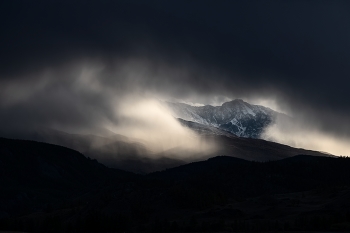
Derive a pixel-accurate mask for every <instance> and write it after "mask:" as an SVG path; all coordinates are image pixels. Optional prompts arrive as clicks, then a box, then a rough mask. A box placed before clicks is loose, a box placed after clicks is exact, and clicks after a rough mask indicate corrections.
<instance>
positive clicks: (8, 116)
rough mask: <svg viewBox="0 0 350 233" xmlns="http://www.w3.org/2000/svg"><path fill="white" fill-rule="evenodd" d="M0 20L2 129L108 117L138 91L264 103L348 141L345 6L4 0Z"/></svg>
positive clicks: (114, 117)
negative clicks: (241, 99) (122, 102)
mask: <svg viewBox="0 0 350 233" xmlns="http://www.w3.org/2000/svg"><path fill="white" fill-rule="evenodd" d="M0 20H1V35H0V44H1V47H0V49H1V51H0V121H1V124H2V126H1V129H2V130H11V129H14V128H23V127H28V126H31V127H43V126H44V127H45V126H47V127H52V126H56V127H67V128H69V127H72V126H74V127H78V126H79V127H86V126H94V127H95V126H96V124H98V123H99V122H101V121H102V122H103V121H109V122H115V123H116V124H118V122H121V117H120V115H122V114H120V113H118V105H119V104H120V101H121V100H123V99H125V98H130V96H131V97H132V96H145V95H146V96H153V97H156V98H160V99H181V100H183V101H188V102H192V103H200V104H215V103H220V102H223V101H224V100H227V99H234V98H243V99H245V100H247V101H251V102H256V103H266V104H268V103H270V104H271V106H272V107H275V108H276V109H277V110H280V111H283V112H286V113H287V114H289V115H292V116H294V117H296V118H298V119H300V121H302V122H303V124H304V125H305V124H310V125H313V127H316V128H317V132H318V133H321V134H323V133H324V134H328V135H332V136H333V137H335V138H336V137H339V138H341V140H343V141H344V140H347V139H349V138H350V124H349V123H350V122H349V119H350V91H349V88H350V79H349V75H350V2H349V1H336V0H329V1H321V0H315V1H306V0H305V1H260V0H258V1H247V0H245V1H232V0H228V1H224V0H221V1H203V0H198V1H188V0H187V1H180V0H176V1H132V0H127V1H86V0H85V1H74V0H71V1H54V0H46V1H15V0H11V1H1V3H0ZM135 98H136V97H135Z"/></svg>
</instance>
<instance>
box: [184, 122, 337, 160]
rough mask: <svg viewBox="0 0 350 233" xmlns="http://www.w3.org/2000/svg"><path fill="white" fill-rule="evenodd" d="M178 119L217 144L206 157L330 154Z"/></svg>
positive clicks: (273, 157)
mask: <svg viewBox="0 0 350 233" xmlns="http://www.w3.org/2000/svg"><path fill="white" fill-rule="evenodd" d="M178 120H179V122H180V123H181V124H182V125H183V126H184V127H187V128H189V129H191V130H193V131H194V132H196V133H197V134H198V135H199V137H201V138H202V139H203V140H205V141H207V142H210V143H213V144H215V145H217V149H216V150H215V151H214V152H213V153H212V154H210V155H209V156H208V157H214V156H217V155H227V156H232V157H236V158H241V159H245V160H251V161H261V162H262V161H270V160H271V161H272V160H279V159H283V158H288V157H292V156H295V155H300V154H306V155H315V156H330V155H329V154H324V153H322V152H318V151H311V150H305V149H300V148H294V147H290V146H286V145H283V144H279V143H275V142H270V141H266V140H262V139H254V138H244V137H237V136H236V135H234V134H231V133H229V132H227V131H225V130H222V129H220V128H216V127H213V126H207V125H203V124H199V123H195V122H191V121H185V120H183V119H178Z"/></svg>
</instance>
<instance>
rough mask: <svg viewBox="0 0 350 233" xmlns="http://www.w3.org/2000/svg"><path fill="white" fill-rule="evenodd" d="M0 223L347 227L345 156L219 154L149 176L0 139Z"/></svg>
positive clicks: (90, 228)
mask: <svg viewBox="0 0 350 233" xmlns="http://www.w3.org/2000/svg"><path fill="white" fill-rule="evenodd" d="M0 152H1V153H0V167H1V172H0V190H1V193H0V230H20V231H29V232H32V231H34V232H124V231H127V232H155V231H156V232H164V231H171V232H183V231H189V232H208V231H215V232H220V231H226V232H227V231H241V232H244V231H262V230H266V231H283V230H293V231H299V230H300V231H305V230H312V231H314V230H323V231H335V230H349V229H350V228H349V224H350V212H349V207H350V188H349V187H350V169H349V168H350V159H349V158H333V157H319V156H309V155H299V156H294V157H291V158H286V159H281V160H278V161H270V162H252V161H247V160H243V159H239V158H233V157H229V156H219V157H214V158H210V159H208V160H205V161H200V162H194V163H190V164H186V165H182V166H179V167H176V168H172V169H167V170H164V171H161V172H156V173H151V174H148V175H135V174H132V173H129V172H124V171H121V170H117V169H112V168H108V167H106V166H103V165H101V164H100V163H98V162H97V161H95V160H91V159H88V158H86V157H84V156H83V155H82V154H80V153H79V152H76V151H74V150H71V149H68V148H64V147H61V146H56V145H51V144H46V143H39V142H33V141H22V140H11V139H4V138H1V139H0Z"/></svg>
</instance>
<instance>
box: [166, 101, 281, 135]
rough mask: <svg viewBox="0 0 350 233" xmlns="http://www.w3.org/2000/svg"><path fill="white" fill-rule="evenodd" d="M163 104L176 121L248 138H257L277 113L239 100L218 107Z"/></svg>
mask: <svg viewBox="0 0 350 233" xmlns="http://www.w3.org/2000/svg"><path fill="white" fill-rule="evenodd" d="M164 104H165V106H166V107H167V108H168V109H169V110H170V111H171V112H172V114H173V116H174V117H176V118H181V119H184V120H187V121H193V122H196V123H200V124H203V125H209V126H214V127H217V128H220V129H223V130H226V131H228V132H230V133H233V134H235V135H237V136H239V137H247V138H260V136H261V134H262V132H263V131H264V129H265V128H266V127H267V126H269V125H270V124H272V123H273V122H274V120H275V119H276V116H277V115H278V114H280V113H278V112H276V111H274V110H272V109H270V108H267V107H264V106H260V105H252V104H249V103H247V102H244V101H243V100H241V99H235V100H232V101H229V102H225V103H223V104H222V105H221V106H211V105H205V106H191V105H188V104H184V103H172V102H164Z"/></svg>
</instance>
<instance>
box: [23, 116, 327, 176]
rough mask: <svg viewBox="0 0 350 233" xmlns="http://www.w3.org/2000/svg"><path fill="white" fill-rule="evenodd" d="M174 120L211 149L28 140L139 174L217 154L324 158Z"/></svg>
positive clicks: (40, 134) (76, 138) (42, 137)
mask: <svg viewBox="0 0 350 233" xmlns="http://www.w3.org/2000/svg"><path fill="white" fill-rule="evenodd" d="M178 121H179V122H180V124H181V125H182V126H184V127H186V128H188V129H190V130H192V131H193V132H194V133H195V134H196V135H197V136H198V137H199V139H200V140H201V141H202V142H203V143H207V144H213V145H216V147H215V149H214V150H212V151H203V152H201V153H199V152H194V151H191V150H184V149H183V148H181V147H176V148H172V149H170V150H167V151H163V152H158V153H154V152H152V151H151V150H150V149H148V148H147V146H146V145H145V144H142V143H140V142H137V141H136V140H132V139H129V138H127V137H125V136H122V135H117V134H111V135H109V136H96V135H91V134H88V135H84V134H70V133H65V132H61V131H57V130H50V129H45V130H37V131H36V132H35V133H32V135H30V136H28V138H31V139H34V140H37V141H42V142H46V143H52V144H57V145H61V146H65V147H68V148H72V149H74V150H77V151H79V152H81V153H83V154H84V155H85V156H87V157H90V158H92V159H97V160H98V161H99V162H101V163H102V164H104V165H106V166H108V167H112V168H117V169H122V170H127V171H132V172H136V173H140V174H145V173H150V172H154V171H160V170H164V169H167V168H172V167H176V166H180V165H183V164H186V163H189V162H194V161H199V160H203V159H207V158H210V157H214V156H218V155H227V156H232V157H236V158H242V159H246V160H252V161H269V160H278V159H283V158H288V157H291V156H295V155H298V154H308V155H316V156H328V155H326V154H323V153H321V152H317V151H310V150H304V149H297V148H293V147H289V146H286V145H282V144H278V143H274V142H269V141H265V140H261V139H252V138H243V137H237V136H236V135H234V134H232V133H230V132H228V131H226V130H223V129H220V128H216V127H213V126H208V125H203V124H199V123H195V122H190V121H185V120H182V119H178ZM184 155H185V156H184ZM179 158H182V159H179Z"/></svg>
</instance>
